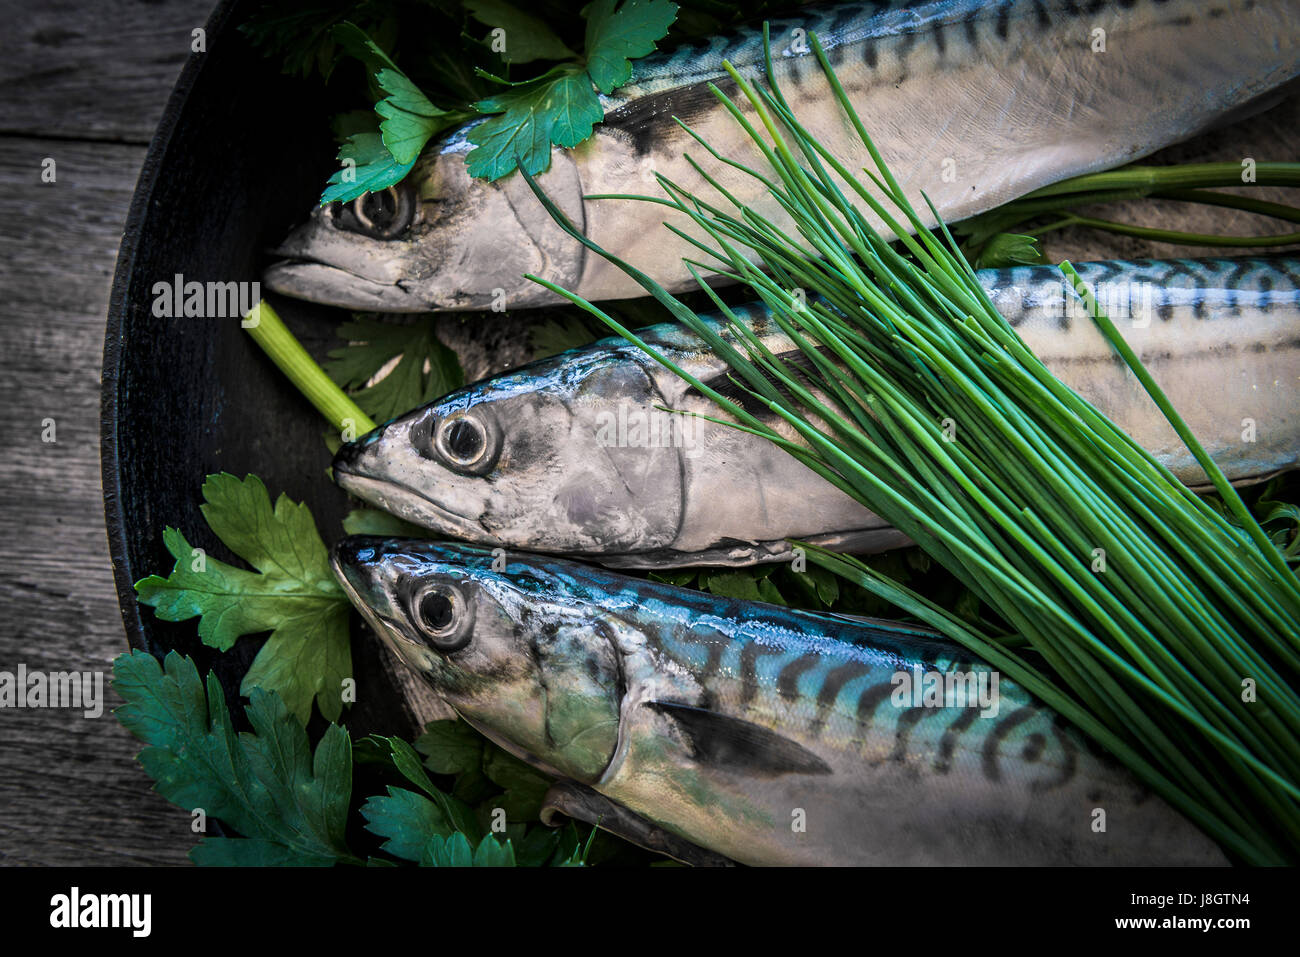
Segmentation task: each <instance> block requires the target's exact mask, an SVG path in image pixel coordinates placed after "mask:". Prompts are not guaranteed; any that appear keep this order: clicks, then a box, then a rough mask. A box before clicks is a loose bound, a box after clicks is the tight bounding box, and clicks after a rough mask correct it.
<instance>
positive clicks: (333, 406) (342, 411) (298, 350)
mask: <svg viewBox="0 0 1300 957" xmlns="http://www.w3.org/2000/svg"><path fill="white" fill-rule="evenodd" d="M247 318H248V319H249V320H256V321H251V322H249V323H248V324H247V325H245V326H244V328H245V329H247V330H248V334H249V335H250V336H252V337H253V341H254V342H256V343H257V344H258V345H259V346H261V347H262V351H263V352H265V353H266V354H267V355H268V356H270V358H271V361H272V362H274V363H275V364H276V366H277V367H278V368H279V370H280V371H281V372H283V373H284V374H285V375H286V376H288V377H289V381H290V382H292V383H293V384H294V385H295V386H297V387H298V391H299V392H301V393H302V394H303V395H304V396H305V397H306V398H307V401H308V402H310V403H311V404H312V405H314V406H315V407H316V411H318V412H319V413H320V414H321V415H323V416H325V418H326V419H328V420H329V423H330V425H332V426H333V427H334V428H336V429H338V430H339V431H340V432H346V431H351V432H352V433H353V434H355V435H362V434H364V433H366V432H369V431H370V430H371V429H373V428H374V427H375V422H374V420H372V419H371V418H370V416H368V415H366V414H365V413H364V412H362V411H361V409H360V407H359V406H358V405H357V404H356V403H355V402H353V401H352V400H351V399H350V398H349V397H348V395H347V393H346V392H344V391H343V390H342V389H340V388H339V387H338V386H337V385H335V383H334V380H333V379H331V378H330V377H329V376H328V375H326V374H325V370H324V369H322V368H321V367H320V365H318V364H317V362H316V360H315V359H313V358H312V357H311V356H310V355H308V354H307V350H306V349H304V348H303V347H302V343H300V342H299V341H298V340H297V339H296V338H294V335H293V333H292V332H290V331H289V327H288V326H286V325H285V324H284V321H283V320H282V319H281V318H280V316H279V315H278V314H277V313H276V311H275V309H274V308H272V306H271V304H270V303H269V302H267V301H266V300H265V299H263V300H262V301H261V302H259V303H258V304H257V305H256V306H254V307H253V309H252V311H251V312H249V314H248V317H247Z"/></svg>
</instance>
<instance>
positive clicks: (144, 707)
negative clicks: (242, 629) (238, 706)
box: [113, 651, 361, 866]
mask: <svg viewBox="0 0 1300 957" xmlns="http://www.w3.org/2000/svg"><path fill="white" fill-rule="evenodd" d="M164 667H165V673H164ZM113 688H114V690H116V691H117V693H118V694H119V695H121V696H122V698H123V699H124V701H125V702H126V703H125V704H124V705H123V706H122V707H120V708H118V709H117V711H116V714H117V717H118V720H120V721H121V722H122V724H123V725H124V726H125V727H126V729H127V730H128V731H130V732H131V733H132V734H133V735H135V736H136V737H137V738H139V739H140V740H141V741H143V742H144V743H145V744H146V747H145V749H144V750H143V751H141V752H140V755H139V761H140V763H141V764H142V765H143V766H144V769H145V770H146V771H147V772H148V773H149V775H150V776H151V777H152V778H153V779H154V781H155V784H154V788H155V790H157V791H158V793H159V794H161V795H162V796H163V797H164V798H166V799H167V800H168V801H170V802H172V803H173V804H175V805H177V806H179V807H182V808H185V809H187V810H189V809H198V808H202V809H203V811H204V812H205V813H206V814H207V815H208V816H211V817H216V818H220V819H221V820H222V821H223V822H225V823H227V824H229V825H230V826H231V827H232V828H234V829H235V830H236V831H238V832H239V833H240V834H242V835H244V836H243V837H238V838H224V837H223V838H214V837H208V838H204V839H203V841H202V842H201V843H200V844H199V845H198V846H197V847H195V848H194V849H193V850H192V851H191V852H190V857H191V858H192V859H193V860H194V861H195V863H198V864H218V865H221V864H227V865H229V864H237V865H265V864H294V865H299V866H304V865H314V866H321V865H330V864H334V863H338V862H347V863H353V864H359V863H361V861H360V859H358V858H356V857H355V856H353V855H352V853H351V852H350V851H349V850H348V847H347V843H346V841H345V839H344V829H345V826H346V822H347V812H348V802H349V800H350V798H351V794H352V753H351V743H350V741H349V738H348V733H347V731H346V730H344V729H343V728H341V727H339V726H338V725H335V724H331V725H330V726H329V727H328V728H327V729H326V730H325V734H324V735H323V736H322V738H321V740H320V743H319V744H318V745H317V746H316V752H315V754H314V755H313V754H312V751H311V746H310V742H309V741H308V739H307V732H306V731H305V730H304V728H303V726H302V724H301V723H300V722H299V721H298V720H297V719H296V718H295V717H294V716H293V715H292V714H290V712H289V710H288V709H287V708H286V707H285V704H284V702H283V701H282V700H281V699H280V697H279V696H278V695H276V694H274V693H272V692H269V691H265V690H263V689H261V688H254V689H253V691H252V693H251V695H250V696H249V697H250V700H249V705H248V708H247V709H246V711H245V714H246V715H247V717H248V721H249V723H250V724H251V725H252V727H253V731H252V733H248V732H244V733H240V734H236V733H235V731H234V728H233V726H232V724H231V720H230V712H229V711H228V710H227V708H226V699H225V695H224V694H223V693H222V690H221V684H220V682H218V681H217V679H216V676H215V675H213V674H212V673H210V672H209V674H208V678H207V689H206V691H207V693H206V695H205V694H204V684H203V682H202V681H200V679H199V673H198V669H197V668H196V667H195V666H194V662H193V661H191V660H190V659H189V658H183V657H181V656H180V655H179V654H178V653H177V652H175V651H172V652H169V653H168V655H167V658H166V660H165V662H164V663H163V665H159V663H158V660H157V659H156V658H154V657H153V656H152V655H150V654H147V653H146V652H143V651H133V652H130V653H128V654H124V655H120V656H119V657H118V658H117V659H116V660H115V661H114V662H113Z"/></svg>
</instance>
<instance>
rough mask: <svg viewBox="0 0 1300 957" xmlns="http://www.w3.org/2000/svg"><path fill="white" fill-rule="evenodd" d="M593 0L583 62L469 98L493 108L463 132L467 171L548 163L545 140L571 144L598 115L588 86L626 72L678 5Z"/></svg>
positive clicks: (491, 175) (495, 172)
mask: <svg viewBox="0 0 1300 957" xmlns="http://www.w3.org/2000/svg"><path fill="white" fill-rule="evenodd" d="M615 2H616V0H596V2H594V3H591V4H588V5H587V6H586V7H585V8H583V11H582V13H583V16H584V17H586V18H587V41H586V43H587V46H586V57H587V59H586V64H585V69H584V68H583V66H581V65H579V64H577V63H566V64H561V65H560V66H557V67H555V68H553V69H552V70H550V71H549V72H547V73H546V74H545V75H543V76H541V77H538V78H537V79H535V80H530V81H527V82H524V83H520V84H513V85H511V88H510V89H508V90H507V91H505V92H503V93H498V94H496V95H495V96H489V97H487V98H485V99H482V100H479V101H478V102H477V103H475V104H474V107H475V109H477V110H478V111H479V112H480V113H487V114H497V115H495V116H492V117H491V118H490V119H488V120H487V121H486V122H484V123H481V124H479V125H478V126H476V127H474V128H473V129H472V130H470V132H469V141H470V142H471V143H473V144H474V147H475V148H474V149H473V150H471V151H470V153H469V155H468V156H467V157H466V162H467V163H468V164H469V174H470V175H471V176H480V177H485V178H487V179H489V180H495V179H500V178H501V177H502V176H505V175H506V174H507V173H510V172H511V171H513V170H514V169H515V168H516V167H517V166H522V167H523V168H524V169H525V170H526V171H527V172H528V173H529V174H530V175H535V174H537V173H540V172H542V171H544V170H545V169H546V168H547V167H548V166H550V164H551V145H552V144H554V145H556V146H564V147H573V146H577V145H578V144H579V143H581V142H582V141H583V140H585V139H586V138H587V137H589V136H591V133H592V129H593V128H594V127H595V125H596V124H597V123H599V122H600V121H601V120H602V119H604V116H605V112H604V108H603V107H602V106H601V105H600V98H599V97H597V96H596V91H595V89H593V84H594V85H595V87H599V89H600V90H601V92H603V93H612V92H613V91H614V89H615V87H617V86H619V85H621V84H623V83H626V82H627V80H628V77H630V76H631V75H632V64H631V62H630V60H631V58H635V57H640V56H645V55H646V54H647V53H649V52H651V51H652V50H654V48H655V42H656V41H658V40H660V39H662V38H663V37H664V36H665V35H667V33H668V27H669V26H670V25H671V24H672V22H673V20H674V19H675V18H676V16H677V5H676V4H675V3H669V2H668V0H623V3H622V4H621V5H619V6H618V7H617V9H616V8H615Z"/></svg>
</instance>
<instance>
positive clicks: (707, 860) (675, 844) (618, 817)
mask: <svg viewBox="0 0 1300 957" xmlns="http://www.w3.org/2000/svg"><path fill="white" fill-rule="evenodd" d="M559 814H562V815H564V816H565V817H570V818H573V819H574V820H575V821H583V822H585V823H587V824H590V825H592V826H593V827H599V828H600V829H601V830H604V831H609V833H611V834H615V835H617V836H618V837H621V838H623V840H625V841H631V842H632V843H633V844H635V845H637V846H638V847H644V848H645V849H646V850H647V851H654V852H655V853H657V854H666V855H668V856H669V857H671V858H673V859H674V860H678V861H681V862H682V863H683V864H690V865H692V866H694V867H725V866H728V865H730V864H732V863H733V862H732V860H731V859H730V858H727V857H723V856H722V855H721V854H718V853H715V852H714V851H710V850H709V849H708V848H704V847H700V846H699V845H697V844H692V843H691V842H690V841H688V840H686V838H684V837H678V836H677V835H676V834H672V833H670V832H668V831H666V830H664V829H663V828H662V827H660V826H659V825H657V824H655V823H654V822H653V821H649V820H646V819H645V818H644V817H642V816H641V815H639V814H637V813H636V812H635V811H633V810H631V809H630V808H628V807H625V806H624V805H622V804H619V803H618V802H617V801H614V800H612V799H610V798H607V797H605V795H603V794H601V793H600V792H598V791H593V790H592V789H591V788H589V787H585V786H583V785H581V784H577V783H575V782H573V781H556V782H555V783H554V784H553V785H551V788H550V790H549V791H547V792H546V796H545V797H544V798H542V812H541V818H542V823H543V824H545V825H547V826H548V827H559V826H560V824H561V823H563V822H562V821H560V820H558V819H557V815H559Z"/></svg>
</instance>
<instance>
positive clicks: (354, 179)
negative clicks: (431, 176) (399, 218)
mask: <svg viewBox="0 0 1300 957" xmlns="http://www.w3.org/2000/svg"><path fill="white" fill-rule="evenodd" d="M338 158H339V162H340V163H342V164H343V168H342V169H337V170H335V171H334V173H333V175H331V176H330V178H329V185H328V186H326V187H325V192H323V193H321V197H320V201H321V205H324V204H325V203H334V202H343V203H346V202H349V201H351V200H354V199H356V198H357V197H358V196H361V195H362V194H364V193H373V192H375V191H377V190H381V189H387V188H388V187H389V186H392V185H393V184H394V183H397V182H399V181H400V180H401V179H402V177H403V176H405V175H406V174H407V173H409V172H410V171H411V168H412V167H413V166H415V160H411V162H409V163H399V162H397V160H395V159H393V154H392V153H390V152H388V147H387V146H385V145H384V141H383V138H382V137H381V136H380V135H379V134H378V133H353V134H352V135H351V136H349V137H348V138H347V141H346V142H344V144H343V145H342V146H340V147H339V157H338Z"/></svg>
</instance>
